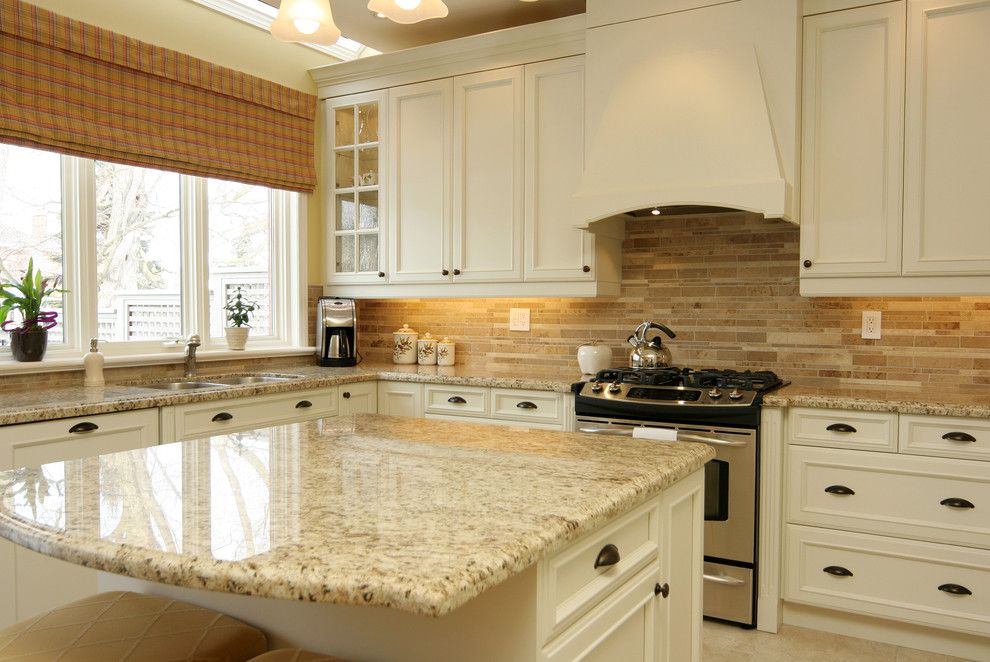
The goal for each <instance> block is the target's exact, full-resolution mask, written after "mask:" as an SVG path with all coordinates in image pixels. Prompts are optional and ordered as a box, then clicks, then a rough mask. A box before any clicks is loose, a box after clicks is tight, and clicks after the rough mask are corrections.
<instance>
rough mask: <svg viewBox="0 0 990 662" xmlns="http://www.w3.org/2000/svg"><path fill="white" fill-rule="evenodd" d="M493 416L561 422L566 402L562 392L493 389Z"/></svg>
mask: <svg viewBox="0 0 990 662" xmlns="http://www.w3.org/2000/svg"><path fill="white" fill-rule="evenodd" d="M492 418H499V419H502V420H506V421H532V422H533V423H558V424H559V423H560V422H561V421H562V420H563V418H564V404H563V398H561V394H560V393H551V392H548V391H520V390H517V389H498V388H493V389H492Z"/></svg>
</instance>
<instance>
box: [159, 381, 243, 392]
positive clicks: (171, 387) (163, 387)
mask: <svg viewBox="0 0 990 662" xmlns="http://www.w3.org/2000/svg"><path fill="white" fill-rule="evenodd" d="M225 386H227V384H217V383H214V382H195V381H181V382H159V383H157V384H141V388H155V389H158V390H159V391H192V390H194V389H199V388H223V387H225Z"/></svg>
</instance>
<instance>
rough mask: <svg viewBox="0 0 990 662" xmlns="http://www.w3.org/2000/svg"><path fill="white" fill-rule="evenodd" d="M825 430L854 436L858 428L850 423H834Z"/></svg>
mask: <svg viewBox="0 0 990 662" xmlns="http://www.w3.org/2000/svg"><path fill="white" fill-rule="evenodd" d="M825 429H826V430H828V431H829V432H841V433H843V434H852V433H853V432H856V428H854V427H853V426H851V425H849V424H848V423H832V425H830V426H828V427H827V428H825Z"/></svg>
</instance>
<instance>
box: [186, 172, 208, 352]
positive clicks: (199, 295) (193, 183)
mask: <svg viewBox="0 0 990 662" xmlns="http://www.w3.org/2000/svg"><path fill="white" fill-rule="evenodd" d="M181 182H182V198H181V201H182V202H181V204H182V207H181V209H182V211H181V217H182V240H181V243H182V293H181V301H182V332H183V333H184V334H185V335H187V336H188V335H190V334H193V333H196V334H199V336H200V338H201V339H202V341H203V343H204V344H206V345H208V344H209V343H210V293H209V282H208V275H207V261H208V259H209V255H208V253H207V251H208V246H209V242H208V239H209V229H208V228H207V218H208V213H207V200H206V180H204V179H202V178H200V177H190V176H185V175H184V176H183V177H182V179H181Z"/></svg>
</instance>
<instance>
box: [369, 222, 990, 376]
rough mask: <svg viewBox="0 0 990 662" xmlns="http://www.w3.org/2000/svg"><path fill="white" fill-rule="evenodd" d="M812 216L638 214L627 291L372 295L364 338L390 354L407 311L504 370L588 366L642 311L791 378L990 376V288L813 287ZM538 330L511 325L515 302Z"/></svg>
mask: <svg viewBox="0 0 990 662" xmlns="http://www.w3.org/2000/svg"><path fill="white" fill-rule="evenodd" d="M798 235H799V232H798V228H797V227H796V226H794V225H791V224H789V223H786V222H784V221H774V220H764V219H761V218H759V217H754V216H752V215H748V214H734V215H728V216H719V217H697V218H689V219H664V220H654V219H648V220H637V221H630V222H629V223H628V225H627V230H626V238H625V243H624V245H623V281H622V292H621V296H619V297H618V298H614V299H470V300H464V299H421V300H420V299H417V300H400V301H389V300H377V301H361V302H359V309H358V313H359V320H360V333H361V336H360V339H359V349H360V350H361V351H362V353H363V354H364V355H365V358H367V359H373V360H376V361H389V360H390V358H391V353H390V347H391V342H392V336H391V333H392V331H394V330H395V329H397V328H399V327H400V326H402V324H403V323H407V324H409V325H410V326H412V327H413V328H415V329H416V330H417V331H419V332H420V333H424V332H426V331H429V332H431V333H433V334H434V335H441V336H442V335H450V336H452V337H454V339H455V340H456V342H457V363H458V364H462V365H470V366H472V367H479V368H488V369H492V370H497V371H504V370H508V369H511V368H512V367H513V366H527V367H539V366H548V367H554V368H569V367H574V368H575V370H576V366H577V362H576V359H575V351H576V348H577V346H578V345H579V344H581V342H583V341H585V340H587V339H588V338H601V339H603V340H604V341H606V342H607V343H608V344H609V345H610V346H612V347H613V355H614V359H615V361H614V363H615V364H624V363H625V360H626V351H627V349H628V345H626V344H625V338H626V337H627V336H628V335H629V334H630V333H631V332H632V330H633V329H634V328H635V326H636V325H637V324H639V323H640V322H642V321H644V320H654V321H657V322H661V323H664V324H666V325H667V326H669V327H671V328H672V329H673V330H674V331H675V332H676V333H677V339H676V340H673V341H671V342H670V348H671V351H672V352H673V355H674V362H675V363H676V364H679V365H691V366H695V367H702V366H712V367H739V368H769V369H773V370H775V371H777V372H778V373H779V374H781V375H782V376H783V377H785V378H790V379H794V378H799V377H839V378H844V379H848V380H856V381H859V380H866V381H875V380H889V381H891V382H897V383H902V384H904V385H914V384H927V383H935V384H941V383H944V384H957V383H962V384H973V383H978V384H990V297H963V298H959V297H953V298H946V297H938V298H933V297H913V298H862V299H859V298H819V299H808V298H802V297H801V296H799V294H798V261H799V255H798ZM511 307H528V308H530V309H531V324H532V328H531V331H530V332H528V333H525V332H516V331H513V332H510V331H509V330H508V317H509V308H511ZM863 310H880V311H882V312H883V339H882V340H863V339H861V338H860V337H859V327H860V324H861V312H862V311H863Z"/></svg>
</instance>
